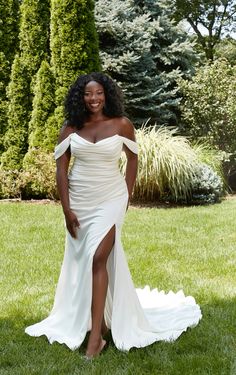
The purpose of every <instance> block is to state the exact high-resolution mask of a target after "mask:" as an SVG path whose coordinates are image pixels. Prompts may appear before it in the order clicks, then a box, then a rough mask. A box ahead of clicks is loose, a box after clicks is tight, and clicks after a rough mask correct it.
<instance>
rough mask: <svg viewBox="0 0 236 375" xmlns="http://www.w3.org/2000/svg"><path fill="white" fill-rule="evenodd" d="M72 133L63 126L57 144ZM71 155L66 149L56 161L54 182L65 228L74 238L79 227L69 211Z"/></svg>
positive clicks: (72, 213) (74, 216) (68, 128)
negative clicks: (63, 216)
mask: <svg viewBox="0 0 236 375" xmlns="http://www.w3.org/2000/svg"><path fill="white" fill-rule="evenodd" d="M71 132H72V130H71V127H69V126H63V128H62V130H61V133H60V136H59V143H60V142H62V141H63V140H64V139H65V138H66V137H68V136H69V135H70V133H71ZM70 158H71V153H70V149H69V148H68V149H67V150H66V152H65V153H64V154H63V155H61V156H60V157H59V158H58V159H57V161H56V166H57V169H56V182H57V190H58V193H59V196H60V200H61V205H62V208H63V212H64V215H65V220H66V227H67V229H68V231H69V232H70V234H71V236H72V237H74V238H76V227H79V222H78V219H77V217H76V215H75V214H74V212H73V211H71V209H70V200H69V186H68V169H69V164H70Z"/></svg>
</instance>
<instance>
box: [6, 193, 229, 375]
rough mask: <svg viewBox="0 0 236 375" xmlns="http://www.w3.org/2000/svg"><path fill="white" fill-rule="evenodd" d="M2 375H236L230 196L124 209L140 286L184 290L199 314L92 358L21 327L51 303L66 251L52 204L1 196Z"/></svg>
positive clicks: (133, 266)
mask: <svg viewBox="0 0 236 375" xmlns="http://www.w3.org/2000/svg"><path fill="white" fill-rule="evenodd" d="M0 217H1V230H0V244H1V250H0V264H1V274H0V296H1V297H0V298H1V304H0V322H1V331H0V375H34V374H37V375H77V374H101V375H115V374H116V375H123V374H132V375H139V374H140V375H143V374H147V375H152V374H157V375H175V374H176V375H177V374H181V375H191V374H199V375H205V374H212V375H218V374H219V375H224V374H225V375H234V374H236V225H235V221H236V200H233V199H232V200H227V201H224V202H223V203H222V204H218V205H214V206H207V207H184V208H168V209H165V208H135V207H133V208H130V209H129V211H128V213H127V216H126V222H125V225H124V229H123V244H124V248H125V251H126V255H127V259H128V262H129V266H130V270H131V273H132V276H133V279H134V283H135V285H136V286H137V287H140V286H145V285H146V284H149V285H150V286H151V287H157V288H158V289H163V290H165V291H168V290H170V289H172V290H173V291H177V290H179V289H183V290H184V292H185V294H190V295H193V296H194V297H195V298H196V300H197V302H198V303H199V304H200V305H201V308H202V313H203V319H202V321H201V322H200V324H199V325H198V326H197V327H196V328H194V329H189V330H188V331H187V332H186V333H184V334H183V335H182V336H181V337H180V338H179V339H178V340H177V341H176V342H174V343H164V342H157V343H155V344H153V345H151V346H149V347H146V348H144V349H132V350H131V351H130V352H129V353H124V352H120V351H118V350H117V349H116V348H115V347H114V344H113V343H112V341H110V342H109V345H108V349H107V350H106V351H104V353H103V354H101V356H100V357H98V358H96V359H95V360H93V361H91V362H86V361H85V360H84V359H83V354H84V350H85V347H84V346H82V348H80V349H79V350H76V351H74V352H72V351H70V350H69V349H68V348H67V347H66V346H64V345H60V344H58V343H54V344H53V345H50V344H48V342H47V339H46V338H45V336H42V337H40V338H32V337H30V336H28V335H26V334H25V333H24V328H25V327H26V326H27V325H29V324H32V323H34V322H37V321H39V320H41V319H43V318H44V317H46V316H47V315H48V313H49V311H50V310H51V307H52V303H53V298H54V292H55V287H56V283H57V279H58V276H59V271H60V265H61V262H62V258H63V252H64V224H63V216H62V212H61V208H60V206H59V205H56V204H45V205H42V204H35V203H31V204H29V203H5V202H2V203H0Z"/></svg>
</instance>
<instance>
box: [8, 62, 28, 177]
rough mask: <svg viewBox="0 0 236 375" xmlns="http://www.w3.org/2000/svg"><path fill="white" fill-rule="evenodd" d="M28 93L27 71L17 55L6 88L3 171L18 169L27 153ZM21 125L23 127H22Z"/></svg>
mask: <svg viewBox="0 0 236 375" xmlns="http://www.w3.org/2000/svg"><path fill="white" fill-rule="evenodd" d="M27 92H28V71H27V69H26V67H25V65H24V64H23V63H22V60H21V58H20V57H19V56H18V55H17V56H16V57H15V59H14V63H13V66H12V71H11V79H10V84H9V86H8V98H9V104H8V123H9V124H10V127H9V128H8V130H7V132H6V135H5V138H4V146H5V150H6V151H5V152H4V153H3V154H2V160H1V162H2V166H3V167H4V169H9V170H10V169H18V168H19V167H20V166H21V165H20V164H19V160H22V159H23V157H24V154H25V153H26V151H27V136H28V130H27V126H24V125H25V124H28V121H29V112H28V107H29V102H30V97H29V95H27V94H26V93H27ZM22 125H23V126H22Z"/></svg>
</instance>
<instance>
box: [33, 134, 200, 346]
mask: <svg viewBox="0 0 236 375" xmlns="http://www.w3.org/2000/svg"><path fill="white" fill-rule="evenodd" d="M124 145H125V146H126V147H128V148H129V150H130V151H132V152H133V153H137V152H138V146H137V144H136V143H135V142H134V141H132V140H130V139H128V138H126V137H122V136H120V135H118V134H115V135H113V136H111V137H108V138H105V139H102V140H100V141H97V142H96V143H92V142H90V141H88V140H86V139H84V138H82V137H81V136H79V135H78V134H77V133H71V134H70V135H69V136H68V137H67V138H66V139H64V140H63V141H62V142H61V143H60V144H59V145H57V146H56V148H55V158H56V159H58V158H60V157H61V156H62V155H63V154H64V153H65V152H66V150H67V149H68V147H70V151H71V154H72V155H73V157H74V162H73V165H72V167H71V169H70V172H69V175H68V182H69V199H70V208H71V209H72V210H73V212H74V213H75V214H76V216H77V218H78V220H79V222H80V227H79V228H78V229H77V238H72V237H71V235H70V233H69V232H68V231H67V236H66V245H65V255H64V260H63V264H62V268H61V273H60V277H59V281H58V285H57V289H56V295H55V300H54V305H53V309H52V311H51V313H50V314H49V316H48V317H47V318H46V319H44V320H43V321H42V322H39V323H36V324H34V325H32V326H30V327H27V328H26V332H27V333H28V334H29V335H32V336H40V335H46V336H47V337H48V340H49V342H50V343H53V342H54V341H58V342H60V343H65V344H66V345H67V346H68V347H69V348H71V349H72V350H74V349H76V348H78V347H79V346H80V345H81V343H82V342H83V340H84V338H85V335H86V333H87V331H88V330H89V329H90V327H91V318H90V317H91V303H92V263H93V256H94V254H95V251H96V249H97V248H98V246H99V244H100V242H101V241H102V239H103V238H104V237H105V235H106V234H107V233H108V232H109V230H110V229H111V228H112V227H113V226H115V242H114V246H113V249H112V251H111V253H110V255H109V258H108V262H107V270H108V277H109V285H108V291H107V297H106V305H105V312H104V315H105V321H106V324H107V326H108V327H109V328H110V329H111V332H112V338H113V340H114V343H115V345H116V347H117V348H118V349H120V350H129V349H130V348H131V347H144V346H146V345H149V344H152V343H153V342H155V341H158V340H166V341H172V340H174V339H176V338H177V337H178V336H179V335H180V334H181V333H182V332H183V331H185V330H186V329H187V327H190V326H194V325H196V324H197V323H198V321H199V319H200V318H201V311H200V308H199V306H198V305H197V304H196V302H195V300H194V298H193V297H185V295H184V293H183V292H182V291H180V292H178V293H176V294H174V293H173V292H171V293H168V294H165V293H164V292H158V290H157V289H154V290H152V291H151V290H150V288H149V287H146V288H144V289H139V290H137V291H136V290H135V288H134V285H133V281H132V278H131V275H130V272H129V269H128V265H127V262H126V258H125V255H124V251H123V248H122V244H121V227H122V223H123V219H124V215H125V212H126V208H127V200H128V191H127V186H126V182H125V180H124V177H123V176H122V175H121V173H120V170H119V167H118V162H119V158H120V156H121V151H122V148H123V146H124ZM137 267H139V265H138V264H137Z"/></svg>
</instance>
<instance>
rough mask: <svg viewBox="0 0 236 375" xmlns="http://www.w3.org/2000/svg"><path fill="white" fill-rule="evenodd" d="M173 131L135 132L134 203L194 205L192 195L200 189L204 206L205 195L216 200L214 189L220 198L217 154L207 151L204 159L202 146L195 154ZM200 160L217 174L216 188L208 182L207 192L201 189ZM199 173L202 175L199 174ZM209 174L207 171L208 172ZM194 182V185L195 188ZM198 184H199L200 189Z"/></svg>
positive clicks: (162, 129)
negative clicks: (162, 202) (159, 201)
mask: <svg viewBox="0 0 236 375" xmlns="http://www.w3.org/2000/svg"><path fill="white" fill-rule="evenodd" d="M176 131H177V130H176V129H173V130H169V129H167V128H164V127H160V128H156V127H153V128H152V129H150V128H141V129H139V130H138V131H137V132H136V136H137V142H138V144H139V170H138V176H137V181H136V185H135V189H134V199H136V200H138V201H139V200H150V201H157V200H163V199H164V200H171V201H173V200H174V201H175V202H179V203H183V202H184V203H190V202H192V203H193V202H196V203H197V201H196V200H194V194H195V193H196V194H197V193H198V191H200V187H201V188H202V189H203V190H202V191H204V194H205V195H206V199H205V201H204V202H205V203H207V202H208V201H209V195H210V194H215V196H216V197H217V198H218V190H219V189H220V187H221V189H220V191H221V193H220V195H222V193H223V189H222V179H221V177H220V176H221V175H222V168H221V162H220V160H219V158H218V155H216V153H215V152H214V151H210V150H209V148H208V152H207V157H206V152H205V155H203V154H204V151H205V149H204V147H203V146H200V145H198V150H197V152H196V151H195V149H194V148H193V147H192V146H191V145H190V143H189V142H188V140H187V139H186V138H184V137H182V136H178V135H176ZM202 160H205V161H206V162H208V163H209V165H212V167H213V168H214V169H215V170H216V171H217V172H219V177H218V174H217V172H214V171H213V169H212V168H211V167H208V168H209V170H211V174H212V176H213V175H214V176H215V178H216V179H219V181H220V186H218V187H217V188H216V187H215V185H214V183H211V182H213V179H212V181H210V180H209V185H210V186H209V189H208V190H207V189H205V177H204V173H205V169H206V167H204V168H203V164H202ZM122 170H123V172H124V170H125V161H124V159H123V161H122ZM201 172H202V175H201ZM209 173H210V172H209ZM196 181H198V186H197V185H196ZM201 182H202V185H203V186H201Z"/></svg>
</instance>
